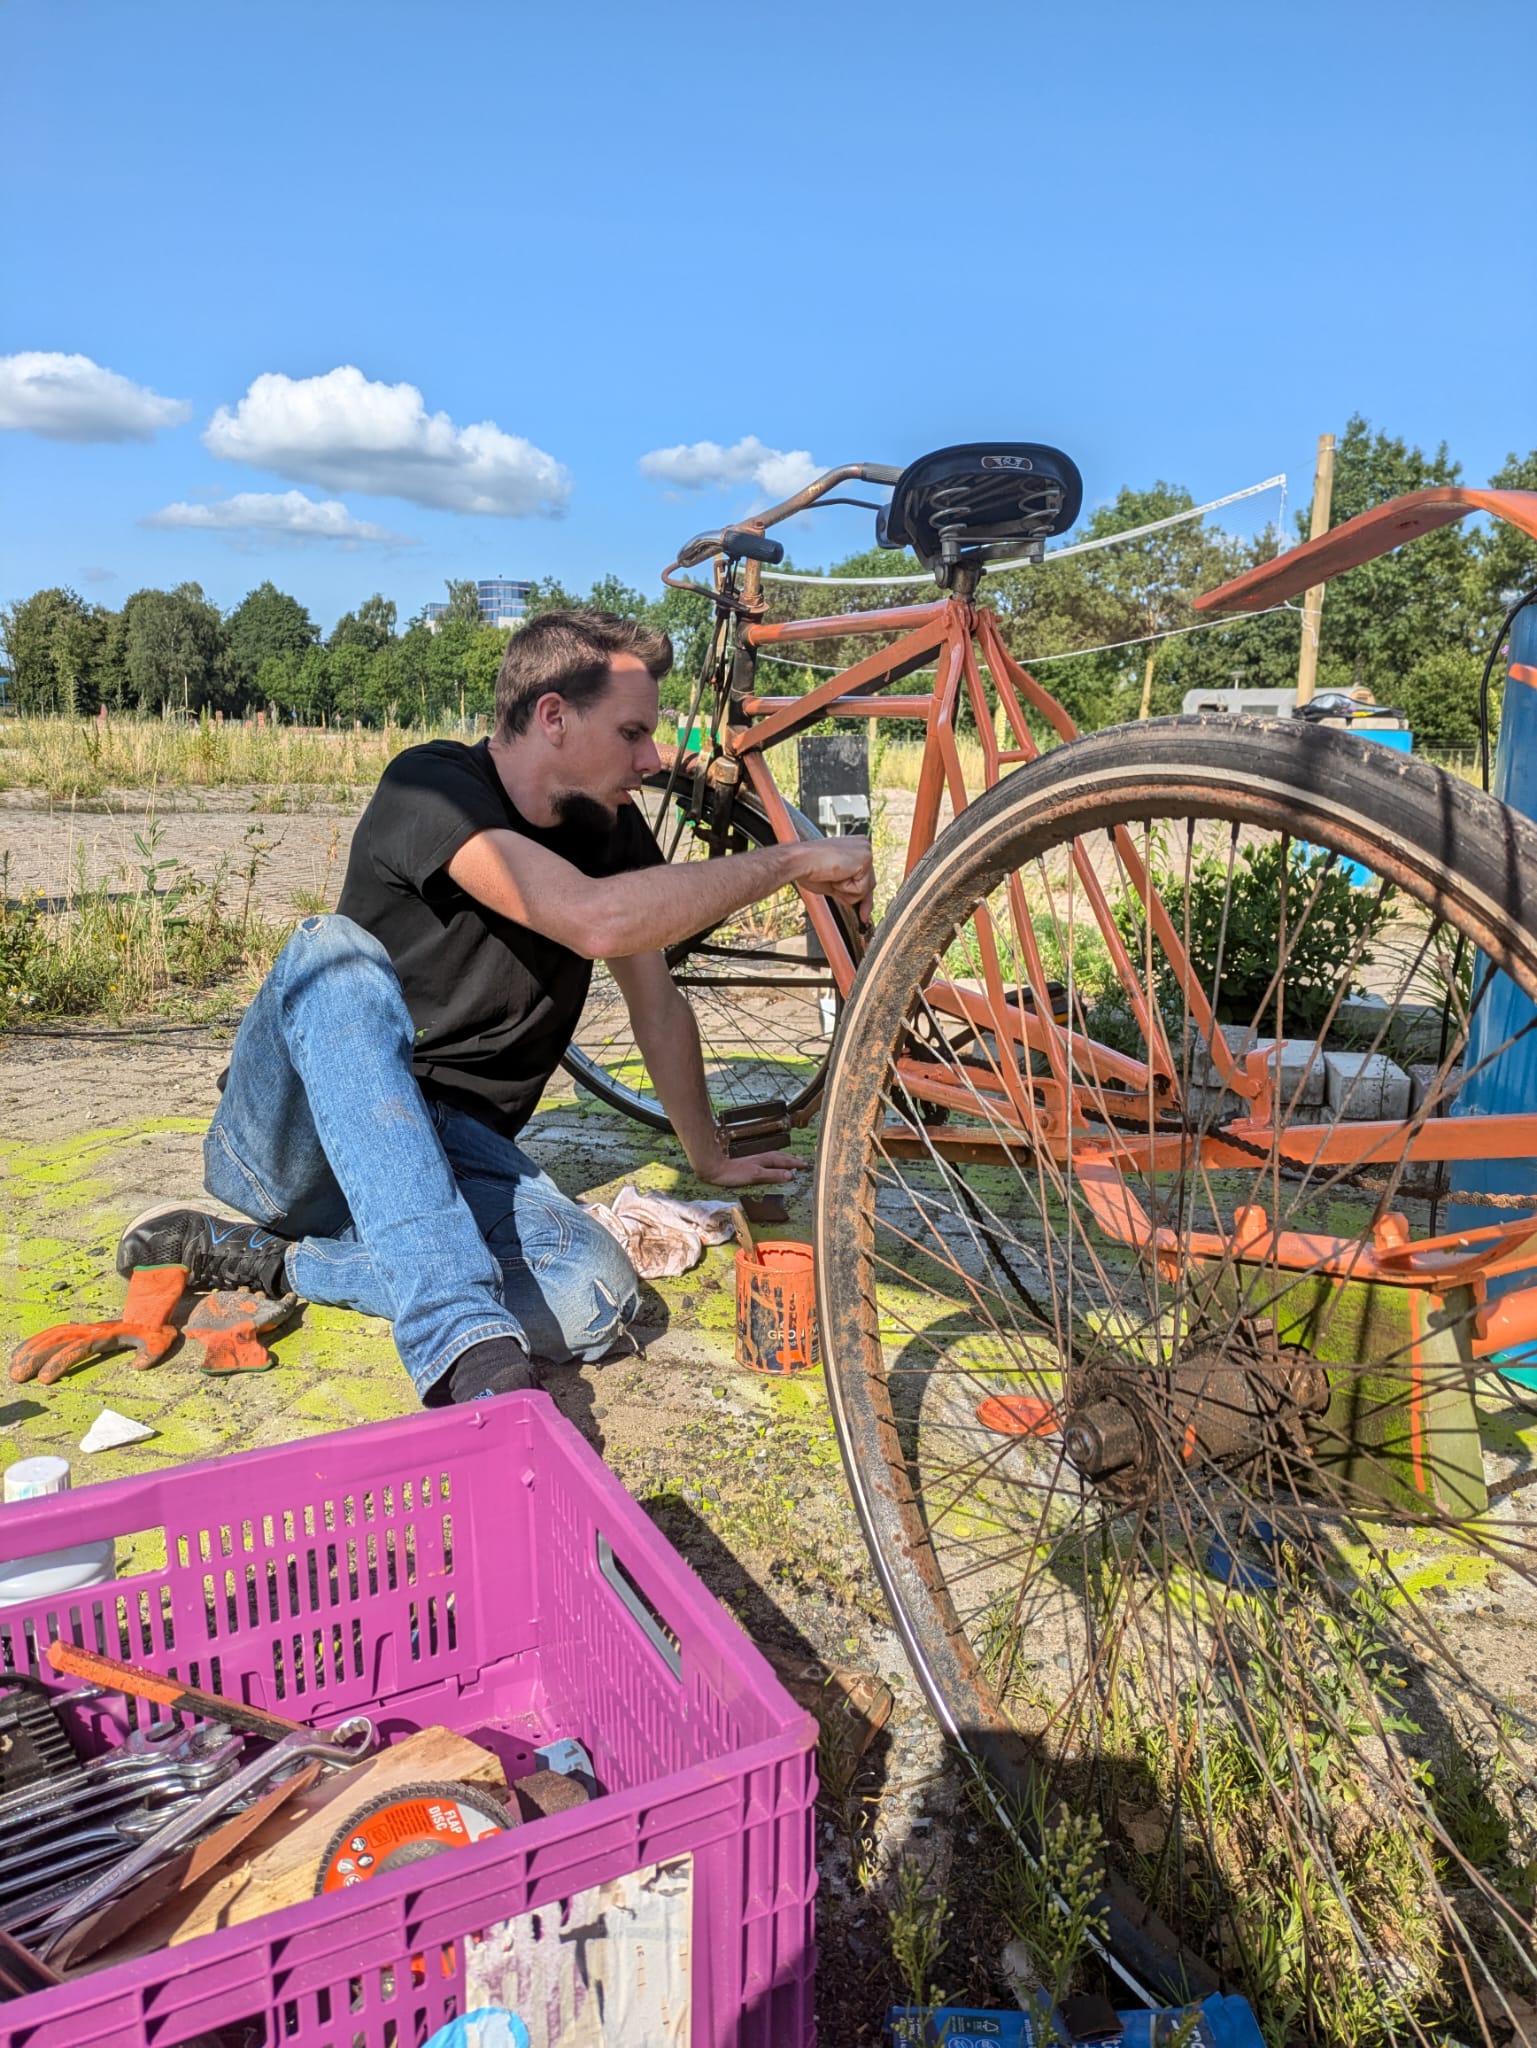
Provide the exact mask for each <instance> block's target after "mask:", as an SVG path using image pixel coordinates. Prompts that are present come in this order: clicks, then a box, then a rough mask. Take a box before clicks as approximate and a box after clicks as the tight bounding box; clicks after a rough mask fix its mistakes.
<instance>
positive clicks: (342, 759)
mask: <svg viewBox="0 0 1537 2048" xmlns="http://www.w3.org/2000/svg"><path fill="white" fill-rule="evenodd" d="M433 736H434V735H433V734H432V733H430V732H426V731H421V730H415V729H411V728H402V727H400V726H391V727H388V728H387V729H386V730H385V731H383V732H316V731H312V730H310V729H308V728H294V727H289V726H273V725H267V726H257V725H254V724H253V725H241V724H238V723H235V722H233V721H232V722H230V723H228V724H225V725H219V724H216V723H214V722H213V721H212V720H208V719H205V720H203V721H202V722H201V723H191V722H180V723H178V722H175V721H172V720H168V719H160V718H115V719H109V720H108V721H107V723H106V724H105V725H103V726H98V724H97V722H96V721H95V720H94V719H86V720H82V719H72V718H14V719H7V720H5V721H3V722H0V789H34V790H37V791H38V792H39V793H40V794H42V795H45V796H51V797H61V798H65V799H76V800H78V799H81V798H85V799H89V798H92V797H98V796H101V795H104V794H105V792H106V791H108V790H111V789H150V790H153V789H226V788H238V787H250V786H252V785H268V786H272V785H278V786H282V785H303V786H305V787H308V788H312V789H313V788H316V787H317V786H318V787H320V788H323V789H326V790H328V791H334V792H336V793H337V796H338V798H339V800H342V801H345V799H346V797H347V795H348V794H350V793H351V792H352V791H354V790H359V789H371V788H372V787H373V785H374V784H375V783H376V782H377V781H378V779H379V775H380V772H381V771H382V769H383V768H384V766H385V764H386V763H387V762H389V761H391V760H392V759H393V758H394V756H395V755H396V754H398V753H399V752H400V751H401V749H402V748H403V747H409V746H414V745H415V744H416V743H417V742H418V741H420V740H423V739H430V738H432V737H433Z"/></svg>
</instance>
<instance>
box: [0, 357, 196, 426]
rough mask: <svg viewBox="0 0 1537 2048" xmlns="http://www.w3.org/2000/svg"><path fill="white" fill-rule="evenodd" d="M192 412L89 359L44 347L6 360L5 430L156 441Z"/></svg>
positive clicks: (2, 371)
mask: <svg viewBox="0 0 1537 2048" xmlns="http://www.w3.org/2000/svg"><path fill="white" fill-rule="evenodd" d="M191 410H192V407H191V405H190V404H189V403H188V401H187V400H186V399H184V398H162V397H161V396H160V394H159V393H158V392H157V391H151V390H150V389H149V388H148V386H147V385H144V384H135V383H134V382H133V381H132V380H131V379H130V378H128V377H120V376H119V375H118V373H117V372H116V370H104V369H103V368H102V366H101V364H100V363H93V362H92V361H91V359H90V357H89V356H66V355H61V354H60V353H59V352H58V350H56V349H38V348H30V349H22V350H21V351H20V352H19V353H18V354H16V355H11V356H0V429H4V428H10V429H11V430H12V431H13V432H15V433H19V434H41V435H42V436H43V438H44V439H45V440H48V441H152V440H153V439H154V437H155V435H156V434H157V433H159V431H160V429H161V428H162V427H176V426H180V424H181V422H182V421H183V420H184V419H186V417H187V416H188V414H189V413H190V412H191Z"/></svg>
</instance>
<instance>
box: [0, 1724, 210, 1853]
mask: <svg viewBox="0 0 1537 2048" xmlns="http://www.w3.org/2000/svg"><path fill="white" fill-rule="evenodd" d="M239 1755H240V1742H239V1738H238V1737H236V1738H232V1739H231V1740H230V1741H229V1742H227V1743H224V1744H221V1745H220V1747H219V1748H218V1749H216V1750H210V1751H208V1752H207V1753H206V1754H204V1755H202V1756H199V1757H189V1758H188V1759H187V1760H186V1761H184V1762H181V1763H177V1762H174V1761H167V1762H164V1763H162V1762H159V1761H157V1760H156V1759H155V1758H154V1757H152V1756H144V1757H137V1758H135V1759H134V1760H133V1763H132V1767H131V1768H130V1767H129V1765H128V1764H127V1763H126V1762H125V1763H124V1764H123V1765H122V1767H121V1768H119V1769H116V1770H114V1771H113V1772H111V1773H110V1774H108V1773H105V1772H103V1773H98V1774H96V1775H95V1776H93V1777H91V1778H87V1779H85V1780H84V1781H83V1782H80V1783H71V1784H69V1785H67V1786H59V1787H56V1788H55V1789H54V1791H53V1792H52V1794H51V1796H50V1797H49V1799H48V1800H47V1801H46V1802H44V1801H33V1802H31V1803H30V1804H29V1805H27V1806H25V1807H17V1808H15V1809H12V1810H10V1811H7V1812H4V1813H0V1829H3V1836H4V1839H5V1840H7V1841H8V1842H14V1841H15V1840H17V1839H18V1838H19V1837H22V1836H25V1835H28V1834H31V1833H34V1832H36V1831H37V1830H38V1829H45V1828H48V1827H57V1826H58V1825H59V1824H60V1823H61V1822H63V1821H65V1820H69V1821H77V1820H83V1819H85V1818H87V1817H89V1816H90V1815H91V1814H93V1813H96V1812H99V1811H102V1810H104V1809H107V1808H109V1807H112V1806H121V1805H124V1804H128V1805H132V1804H135V1803H139V1802H142V1801H144V1800H147V1799H152V1798H153V1797H154V1796H155V1795H156V1794H157V1793H162V1792H169V1793H176V1794H180V1793H185V1792H202V1791H207V1790H208V1789H209V1788H210V1787H212V1786H214V1785H217V1784H219V1783H220V1782H221V1781H222V1780H223V1779H225V1778H227V1777H229V1776H230V1775H231V1774H232V1773H233V1771H234V1770H235V1768H236V1765H237V1763H238V1761H239ZM0 1860H3V1852H0Z"/></svg>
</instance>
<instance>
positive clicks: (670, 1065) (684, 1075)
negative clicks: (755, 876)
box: [635, 856, 735, 1173]
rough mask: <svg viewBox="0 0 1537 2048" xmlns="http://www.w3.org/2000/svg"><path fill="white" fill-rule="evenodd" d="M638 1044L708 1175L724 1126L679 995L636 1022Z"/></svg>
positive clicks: (675, 1123) (670, 1114) (694, 1159)
mask: <svg viewBox="0 0 1537 2048" xmlns="http://www.w3.org/2000/svg"><path fill="white" fill-rule="evenodd" d="M734 857H735V856H733V858H734ZM635 1042H636V1045H637V1046H638V1047H639V1049H640V1052H641V1056H642V1057H643V1058H644V1060H645V1062H646V1071H647V1073H649V1074H650V1076H651V1085H652V1086H653V1088H655V1090H656V1092H657V1095H658V1096H659V1097H660V1098H661V1104H662V1107H663V1109H665V1110H666V1112H667V1118H668V1121H669V1123H670V1124H671V1125H672V1127H673V1131H674V1132H675V1134H676V1136H677V1139H678V1142H679V1144H680V1145H681V1146H682V1147H683V1150H684V1153H685V1155H686V1156H687V1158H688V1163H689V1165H690V1166H692V1167H693V1169H694V1171H695V1172H696V1173H698V1172H701V1171H703V1170H705V1169H706V1168H708V1167H709V1166H710V1164H711V1163H712V1161H713V1160H714V1159H715V1156H716V1154H717V1153H718V1152H719V1151H720V1149H721V1139H720V1127H719V1126H718V1125H717V1123H716V1121H715V1111H714V1109H713V1108H712V1107H711V1104H710V1090H709V1084H708V1082H707V1081H706V1079H705V1071H704V1054H703V1052H702V1051H701V1049H700V1043H699V1026H698V1024H697V1022H696V1021H695V1018H694V1012H693V1010H692V1009H691V1008H690V1007H689V1004H688V1002H687V1001H686V999H685V998H684V997H683V996H681V995H679V996H678V998H677V1001H676V1003H675V1004H669V1005H668V1007H667V1011H666V1013H665V1014H664V1015H662V1016H659V1017H648V1018H646V1019H645V1020H644V1022H639V1021H637V1022H636V1023H635Z"/></svg>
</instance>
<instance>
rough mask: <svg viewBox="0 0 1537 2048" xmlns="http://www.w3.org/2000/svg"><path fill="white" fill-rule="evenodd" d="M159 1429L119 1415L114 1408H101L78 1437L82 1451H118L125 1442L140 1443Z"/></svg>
mask: <svg viewBox="0 0 1537 2048" xmlns="http://www.w3.org/2000/svg"><path fill="white" fill-rule="evenodd" d="M158 1435H159V1431H158V1430H154V1429H151V1428H150V1426H149V1424H148V1423H147V1422H134V1421H132V1420H131V1419H130V1417H128V1416H126V1415H119V1414H118V1412H117V1410H116V1409H115V1408H103V1409H102V1411H101V1413H100V1415H98V1416H97V1418H96V1420H95V1421H94V1422H93V1423H92V1424H91V1426H90V1428H89V1429H88V1430H87V1431H86V1433H85V1435H84V1436H83V1437H82V1438H81V1439H80V1448H81V1450H82V1451H120V1450H122V1448H123V1446H124V1445H125V1444H142V1443H143V1442H145V1440H146V1439H147V1438H149V1437H152V1436H158Z"/></svg>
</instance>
